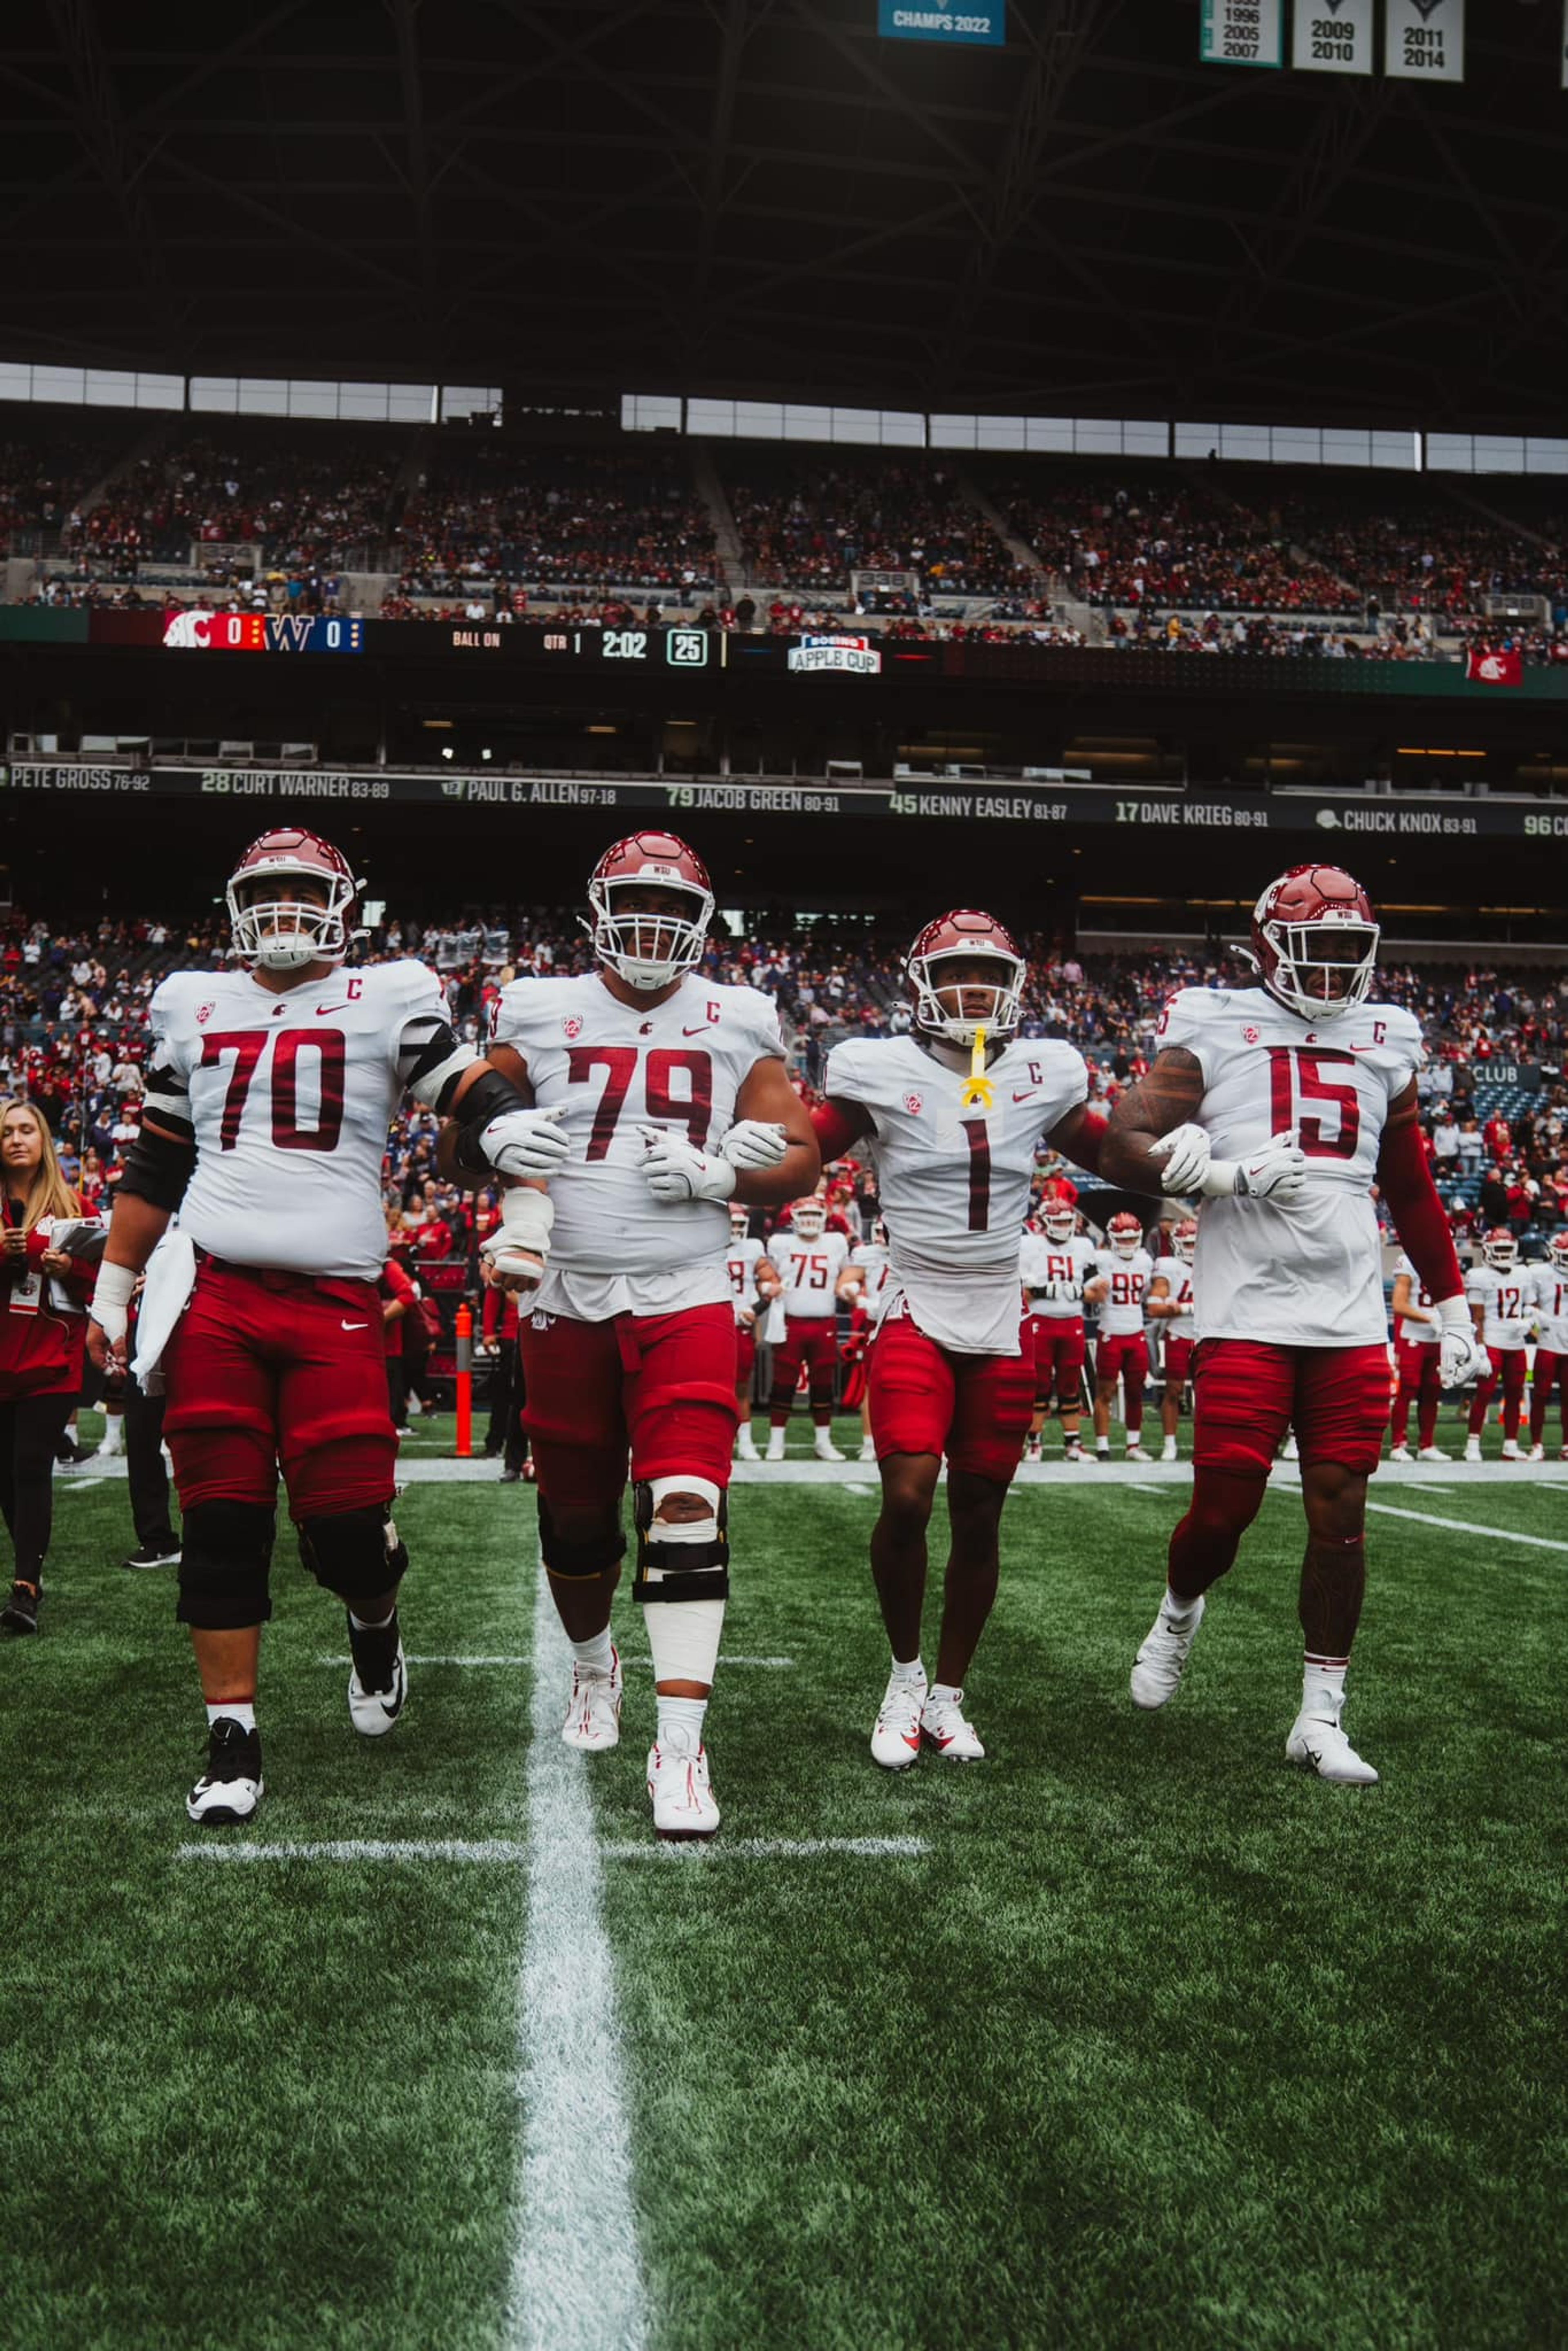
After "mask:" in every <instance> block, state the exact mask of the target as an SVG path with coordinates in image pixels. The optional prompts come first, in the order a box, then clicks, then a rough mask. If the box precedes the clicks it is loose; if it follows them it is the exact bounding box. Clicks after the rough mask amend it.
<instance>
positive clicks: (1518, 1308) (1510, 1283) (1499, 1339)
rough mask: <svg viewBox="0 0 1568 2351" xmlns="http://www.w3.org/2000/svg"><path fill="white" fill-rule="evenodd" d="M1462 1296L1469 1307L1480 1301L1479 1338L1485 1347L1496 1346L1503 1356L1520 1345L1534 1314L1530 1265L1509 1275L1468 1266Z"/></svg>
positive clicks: (1494, 1269)
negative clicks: (1502, 1352) (1463, 1294)
mask: <svg viewBox="0 0 1568 2351" xmlns="http://www.w3.org/2000/svg"><path fill="white" fill-rule="evenodd" d="M1465 1296H1466V1297H1467V1298H1468V1299H1469V1300H1470V1301H1471V1302H1472V1304H1473V1303H1474V1302H1475V1301H1478V1300H1479V1302H1480V1309H1481V1314H1482V1317H1483V1321H1482V1324H1481V1338H1482V1340H1483V1342H1484V1343H1485V1344H1486V1345H1487V1346H1489V1347H1500V1348H1502V1350H1503V1351H1504V1353H1511V1352H1512V1350H1513V1349H1514V1348H1515V1347H1522V1346H1523V1344H1524V1343H1525V1341H1526V1339H1528V1338H1529V1336H1530V1324H1531V1317H1532V1315H1533V1312H1534V1301H1535V1268H1534V1267H1533V1266H1530V1265H1516V1266H1515V1267H1514V1268H1513V1270H1512V1271H1511V1273H1499V1271H1498V1270H1497V1268H1496V1267H1495V1266H1490V1265H1486V1264H1484V1263H1483V1264H1480V1265H1472V1266H1471V1268H1470V1270H1469V1272H1468V1273H1467V1274H1466V1276H1465Z"/></svg>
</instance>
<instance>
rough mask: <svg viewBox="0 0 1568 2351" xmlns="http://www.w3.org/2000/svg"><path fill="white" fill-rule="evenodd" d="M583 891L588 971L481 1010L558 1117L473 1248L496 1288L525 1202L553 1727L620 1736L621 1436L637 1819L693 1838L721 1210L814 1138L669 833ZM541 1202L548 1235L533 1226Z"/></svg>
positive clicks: (635, 844)
mask: <svg viewBox="0 0 1568 2351" xmlns="http://www.w3.org/2000/svg"><path fill="white" fill-rule="evenodd" d="M588 901H589V907H590V919H589V920H588V922H587V923H586V925H584V927H585V928H586V929H587V931H588V933H589V935H590V937H591V940H592V942H593V952H594V956H595V961H596V966H597V968H596V969H594V970H593V971H591V972H590V973H588V974H586V975H585V976H583V977H577V978H570V979H525V980H516V981H514V982H513V983H512V985H511V986H510V987H507V988H505V989H504V990H503V991H502V994H501V996H500V998H499V999H498V1001H497V1006H496V1009H495V1014H494V1018H493V1024H492V1030H491V1039H492V1041H491V1045H490V1059H491V1061H492V1062H493V1063H494V1064H495V1067H496V1069H497V1072H498V1073H499V1074H501V1075H502V1076H504V1077H505V1078H507V1080H509V1081H511V1082H512V1083H514V1084H515V1085H517V1087H518V1088H519V1089H521V1090H524V1091H526V1092H528V1096H529V1098H530V1099H531V1100H532V1101H534V1102H537V1103H538V1105H539V1106H540V1108H541V1111H542V1112H543V1113H545V1114H546V1115H548V1116H549V1117H550V1118H552V1119H554V1120H557V1121H559V1131H560V1133H561V1134H563V1136H564V1137H565V1138H566V1143H567V1146H568V1151H569V1156H568V1158H567V1160H566V1162H565V1164H564V1165H562V1167H561V1168H560V1169H559V1173H558V1174H556V1175H554V1176H553V1177H552V1179H551V1180H550V1183H549V1196H548V1197H546V1196H544V1195H543V1194H541V1193H540V1192H539V1191H538V1189H535V1188H533V1187H531V1186H527V1185H525V1186H521V1187H518V1188H516V1189H513V1190H510V1191H508V1192H507V1195H506V1198H505V1201H504V1203H503V1226H502V1228H501V1230H500V1232H499V1233H497V1235H496V1236H494V1237H493V1239H492V1241H491V1242H490V1243H489V1244H487V1247H489V1248H490V1249H491V1251H492V1254H493V1259H494V1263H495V1266H496V1276H497V1280H498V1281H500V1282H502V1283H504V1284H505V1283H508V1282H511V1281H512V1280H514V1279H515V1269H516V1267H517V1264H518V1262H519V1260H518V1259H517V1255H516V1253H515V1251H514V1249H513V1246H512V1242H511V1238H510V1235H511V1230H512V1228H513V1226H514V1225H515V1224H516V1223H517V1219H519V1218H520V1219H522V1226H521V1228H520V1229H521V1238H522V1242H523V1250H524V1253H523V1256H522V1258H521V1260H520V1263H521V1267H522V1272H523V1279H524V1280H531V1278H532V1277H533V1276H536V1275H538V1276H540V1278H539V1279H538V1286H537V1288H536V1289H534V1290H533V1294H532V1296H531V1298H530V1299H528V1300H527V1301H525V1305H531V1307H532V1308H533V1310H534V1311H532V1313H531V1314H530V1313H528V1312H525V1313H524V1314H523V1316H522V1318H521V1321H520V1326H519V1331H518V1337H519V1341H520V1343H521V1346H522V1352H523V1366H524V1370H525V1373H526V1374H527V1382H528V1405H527V1409H526V1412H525V1415H524V1419H525V1424H526V1426H527V1428H528V1435H529V1437H530V1438H531V1440H532V1443H533V1452H534V1462H535V1466H536V1470H537V1474H538V1510H539V1538H540V1548H541V1550H542V1552H543V1555H544V1563H545V1568H546V1571H547V1573H548V1574H549V1588H550V1591H551V1593H552V1594H553V1596H554V1599H555V1604H556V1607H557V1609H558V1611H559V1615H560V1619H561V1623H562V1625H564V1627H565V1629H566V1633H567V1636H568V1639H569V1640H570V1645H571V1651H572V1664H573V1673H572V1686H571V1695H570V1698H569V1700H568V1704H567V1711H566V1719H565V1722H564V1724H563V1726H562V1730H561V1736H562V1737H563V1739H565V1740H566V1741H567V1744H568V1745H569V1746H571V1747H578V1748H584V1749H589V1750H595V1749H603V1748H609V1747H613V1746H614V1745H615V1744H616V1743H617V1741H618V1740H619V1737H620V1718H621V1663H620V1659H619V1657H618V1656H617V1654H616V1651H615V1648H614V1646H613V1645H612V1640H611V1635H610V1614H611V1603H612V1598H613V1595H614V1592H615V1587H616V1585H617V1583H619V1581H620V1576H621V1558H622V1552H624V1550H625V1548H626V1539H625V1537H624V1535H623V1534H622V1530H621V1502H622V1494H623V1492H624V1490H625V1486H626V1474H627V1463H628V1453H630V1465H631V1474H632V1523H633V1530H634V1533H635V1540H636V1545H637V1564H636V1573H635V1576H634V1579H633V1582H632V1598H633V1599H634V1600H636V1601H638V1602H640V1603H641V1604H643V1621H644V1623H645V1625H646V1627H647V1633H648V1646H649V1648H650V1650H651V1651H652V1652H653V1678H654V1686H655V1690H656V1696H657V1708H658V1714H657V1729H656V1731H655V1735H654V1740H653V1747H652V1749H651V1750H650V1752H649V1756H648V1792H649V1794H650V1795H651V1797H652V1799H653V1826H654V1829H655V1831H656V1832H657V1833H658V1834H660V1835H661V1836H669V1837H704V1836H711V1835H712V1834H713V1833H714V1831H715V1830H716V1828H717V1826H718V1820H719V1812H718V1803H717V1800H716V1797H715V1795H714V1792H713V1784H712V1780H711V1776H710V1772H709V1766H708V1757H707V1751H706V1745H705V1742H704V1739H703V1729H704V1720H705V1714H706V1705H707V1699H708V1695H709V1692H710V1690H711V1688H712V1686H713V1677H714V1667H715V1665H716V1661H717V1657H718V1647H719V1635H720V1631H721V1628H722V1626H723V1623H724V1606H725V1600H726V1598H727V1593H728V1590H729V1536H728V1516H727V1488H728V1485H729V1471H730V1459H731V1455H732V1453H733V1450H734V1447H735V1432H736V1408H735V1404H736V1396H735V1392H736V1363H737V1332H736V1321H735V1310H734V1305H733V1301H732V1296H731V1290H730V1280H729V1265H728V1259H729V1210H730V1204H731V1202H732V1201H737V1200H738V1201H741V1202H743V1203H744V1204H746V1205H747V1206H749V1207H755V1206H758V1205H761V1204H766V1203H777V1202H779V1201H783V1200H792V1199H794V1198H796V1197H797V1196H799V1195H800V1193H802V1192H810V1190H811V1189H812V1188H813V1186H815V1184H816V1181H817V1176H818V1173H819V1162H818V1157H817V1146H816V1144H815V1142H814V1140H813V1139H812V1135H811V1129H810V1123H809V1121H808V1119H807V1115H806V1112H805V1109H804V1107H803V1106H802V1104H801V1102H800V1098H799V1096H798V1095H797V1094H796V1092H795V1091H794V1088H793V1087H792V1086H791V1085H790V1083H789V1078H788V1077H787V1075H786V1073H785V1067H784V1045H783V1040H782V1038H781V1037H780V1035H779V1016H778V1013H777V1012H776V1011H775V1009H774V1007H773V1002H772V999H771V998H769V997H767V996H764V995H762V994H761V993H760V992H759V991H758V990H756V989H754V988H749V987H723V986H720V985H717V984H716V983H715V982H712V981H710V980H708V979H707V978H706V977H704V976H703V975H702V973H701V972H700V971H699V969H698V966H699V965H700V964H701V962H702V960H703V956H704V954H705V952H706V946H707V932H708V925H709V924H710V922H711V921H712V919H713V892H712V890H711V888H710V887H709V884H708V877H707V872H706V868H705V867H704V865H703V862H702V860H701V859H700V858H699V857H698V856H697V855H696V854H695V852H694V851H693V850H691V849H688V848H687V846H686V844H685V841H679V840H677V839H676V838H675V836H674V834H673V833H664V832H642V833H636V834H633V835H632V836H631V837H630V838H629V839H627V840H625V841H616V842H615V843H614V845H613V846H612V848H610V849H608V850H606V852H605V853H604V855H603V856H602V857H601V859H600V861H599V862H598V864H597V865H596V866H595V867H594V869H593V872H592V874H591V877H590V880H589V884H588ZM447 1156H448V1158H449V1159H451V1158H453V1157H454V1156H455V1155H454V1154H452V1153H451V1152H450V1150H449V1151H448V1154H447ZM540 1211H543V1212H545V1213H546V1214H547V1215H548V1216H549V1217H553V1227H546V1228H544V1230H541V1229H540V1228H539V1227H538V1225H537V1224H536V1223H535V1222H533V1221H532V1220H533V1219H535V1218H536V1217H538V1214H539V1212H540ZM547 1233H548V1238H549V1255H548V1259H547V1260H546V1262H545V1264H544V1266H543V1270H542V1275H540V1267H539V1263H538V1255H537V1252H538V1250H539V1249H542V1248H543V1246H544V1242H545V1238H546V1235H547ZM530 1252H532V1253H533V1254H530ZM530 1548H531V1547H530Z"/></svg>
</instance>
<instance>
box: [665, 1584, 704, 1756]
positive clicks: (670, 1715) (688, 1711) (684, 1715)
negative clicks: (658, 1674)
mask: <svg viewBox="0 0 1568 2351" xmlns="http://www.w3.org/2000/svg"><path fill="white" fill-rule="evenodd" d="M687 1605H688V1606H689V1605H690V1603H689V1602H688V1603H687ZM706 1712H707V1700H706V1698H665V1697H664V1695H663V1694H662V1693H661V1694H660V1697H659V1729H658V1740H659V1744H660V1746H661V1747H666V1746H668V1745H669V1744H670V1743H671V1741H672V1740H674V1743H675V1744H676V1745H677V1746H678V1745H680V1744H681V1743H682V1741H683V1740H689V1741H690V1744H691V1750H692V1752H693V1754H694V1755H695V1752H696V1750H697V1749H698V1748H699V1747H700V1746H701V1745H702V1743H703V1717H704V1715H705V1714H706Z"/></svg>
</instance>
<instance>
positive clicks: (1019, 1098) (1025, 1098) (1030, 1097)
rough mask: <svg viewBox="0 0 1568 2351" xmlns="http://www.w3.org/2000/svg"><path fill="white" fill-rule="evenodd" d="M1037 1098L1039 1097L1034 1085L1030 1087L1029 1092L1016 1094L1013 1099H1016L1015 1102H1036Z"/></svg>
mask: <svg viewBox="0 0 1568 2351" xmlns="http://www.w3.org/2000/svg"><path fill="white" fill-rule="evenodd" d="M1036 1099H1037V1096H1036V1094H1035V1092H1034V1089H1033V1087H1032V1086H1031V1087H1030V1090H1029V1092H1027V1093H1021V1094H1014V1096H1013V1100H1014V1102H1034V1101H1035V1100H1036Z"/></svg>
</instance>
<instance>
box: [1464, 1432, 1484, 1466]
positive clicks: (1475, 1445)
mask: <svg viewBox="0 0 1568 2351" xmlns="http://www.w3.org/2000/svg"><path fill="white" fill-rule="evenodd" d="M1480 1458H1481V1441H1480V1438H1479V1437H1466V1439H1465V1459H1466V1460H1467V1461H1479V1459H1480Z"/></svg>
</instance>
